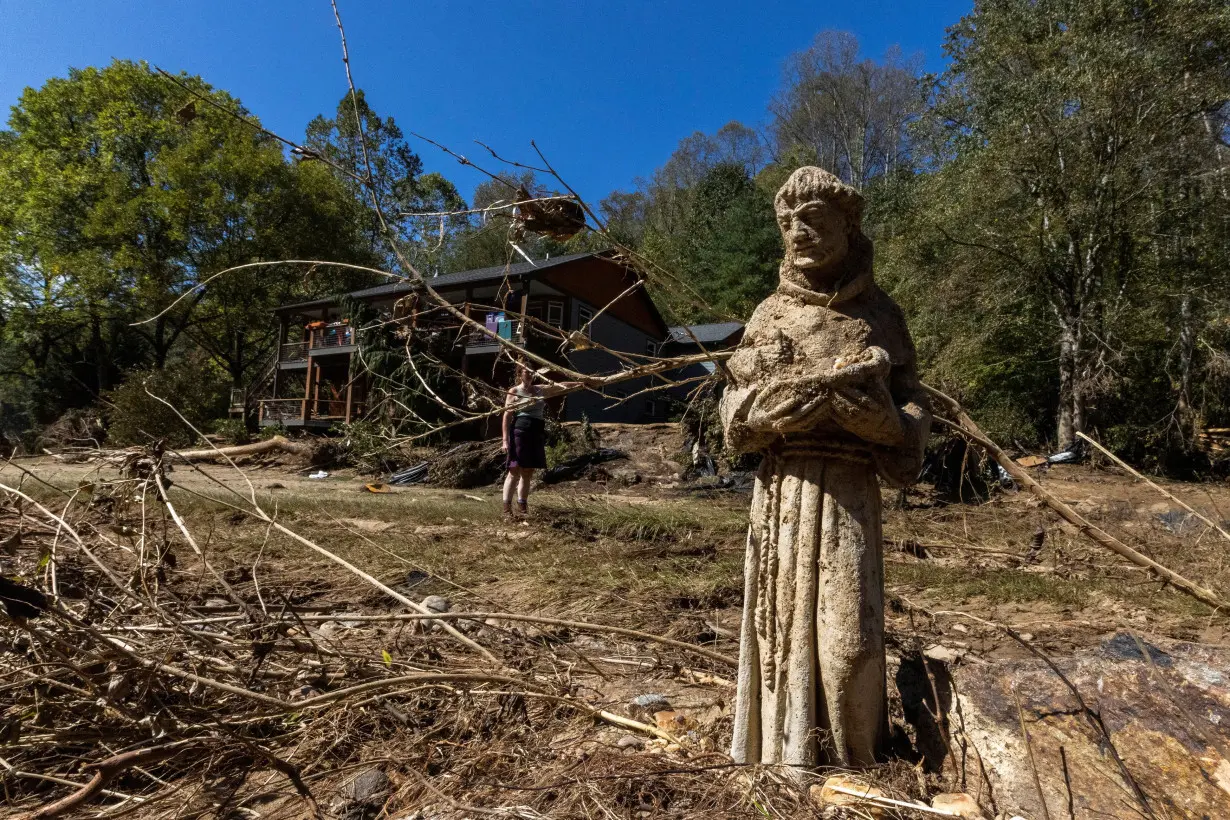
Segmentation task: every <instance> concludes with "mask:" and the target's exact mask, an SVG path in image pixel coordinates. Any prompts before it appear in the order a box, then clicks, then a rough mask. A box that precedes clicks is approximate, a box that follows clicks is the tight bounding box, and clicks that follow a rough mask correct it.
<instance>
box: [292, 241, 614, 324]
mask: <svg viewBox="0 0 1230 820" xmlns="http://www.w3.org/2000/svg"><path fill="white" fill-rule="evenodd" d="M598 255H599V254H596V253H571V254H568V255H566V256H557V257H555V258H554V259H543V260H540V261H537V262H534V263H533V264H531V263H529V262H517V263H516V264H510V265H493V266H492V267H489V268H476V269H475V270H463V271H457V272H456V273H445V274H442V275H440V276H433V277H430V278H428V279H426V280H425V281H426V282H427V284H428V285H430V286H431V287H432V289H433V290H447V289H448V288H450V287H454V286H457V285H473V284H475V283H479V282H502V281H503V280H504V279H505V278H510V279H515V278H519V277H521V276H524V275H525V274H527V273H530V272H535V273H536V272H538V271H542V270H547V269H549V268H553V267H555V266H557V265H564V264H567V263H568V262H575V261H576V260H578V259H584V258H585V257H587V256H598ZM412 290H414V286H413V285H411V284H410V281H409V280H408V279H402V280H399V281H397V282H390V283H388V284H387V285H376V286H375V287H371V288H363V289H362V290H354V291H351V292H350V294H349V295H350V296H352V297H354V298H356V299H375V298H379V297H381V296H399V295H401V294H403V293H409V292H410V291H412ZM337 299H338V297H337V296H331V297H327V298H324V299H313V300H312V301H310V302H298V303H296V304H293V305H282V306H281V307H279V308H276V309H275V312H277V313H288V312H294V311H296V310H303V309H305V308H316V307H324V306H325V305H331V304H333V303H335V302H336V301H337Z"/></svg>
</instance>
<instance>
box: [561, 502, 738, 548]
mask: <svg viewBox="0 0 1230 820" xmlns="http://www.w3.org/2000/svg"><path fill="white" fill-rule="evenodd" d="M545 509H546V514H547V515H548V517H549V519H550V521H551V523H552V525H553V526H555V527H556V528H558V529H563V530H566V531H569V532H573V533H576V534H579V535H588V536H605V537H607V538H615V539H618V540H620V541H679V540H683V539H686V538H691V537H696V536H701V537H705V538H713V539H717V540H722V541H725V540H728V539H731V538H741V537H742V536H743V533H744V532H745V531H746V530H747V513H746V512H745V511H742V510H737V509H731V508H728V507H722V506H717V505H708V504H703V503H698V502H691V503H688V504H686V505H685V504H681V503H678V502H669V501H668V502H655V503H653V504H622V503H609V502H605V501H598V502H589V503H586V504H584V505H582V504H580V503H576V502H572V503H564V504H560V503H552V504H549V505H548V506H547V507H546V508H545Z"/></svg>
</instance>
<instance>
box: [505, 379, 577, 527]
mask: <svg viewBox="0 0 1230 820" xmlns="http://www.w3.org/2000/svg"><path fill="white" fill-rule="evenodd" d="M580 386H581V384H580V382H560V383H559V384H558V385H551V386H550V387H540V386H538V385H536V384H534V371H533V370H530V369H529V367H527V366H526V365H525V364H524V363H521V364H518V365H517V383H516V384H515V385H513V386H512V387H510V388H509V389H508V396H507V397H506V399H505V401H504V406H505V407H506V408H508V409H507V410H505V411H504V452H506V453H508V476H507V478H505V479H504V513H505V515H512V512H513V508H512V502H513V491H514V490H516V492H517V508H518V510H519V511H520V513H521V514H522V515H526V514H527V513H528V512H529V498H530V485H531V484H532V483H533V481H534V471H535V470H542V469H546V466H547V435H546V426H547V423H546V419H545V417H544V414H545V412H546V409H547V399H548V398H549V397H551V396H554V395H557V394H559V393H560V392H561V391H562V390H566V389H572V388H575V387H580Z"/></svg>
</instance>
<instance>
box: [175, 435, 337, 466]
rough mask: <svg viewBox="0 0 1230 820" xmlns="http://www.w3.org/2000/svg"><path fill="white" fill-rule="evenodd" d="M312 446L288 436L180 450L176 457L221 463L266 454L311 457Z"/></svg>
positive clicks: (184, 459)
mask: <svg viewBox="0 0 1230 820" xmlns="http://www.w3.org/2000/svg"><path fill="white" fill-rule="evenodd" d="M312 449H313V448H312V445H311V444H308V443H306V442H302V441H291V440H290V439H288V438H286V436H274V437H273V438H270V439H266V440H265V441H257V442H254V443H252V444H238V445H235V446H234V447H206V448H205V449H202V450H180V451H178V452H176V453H174V457H176V458H179V459H182V460H183V461H220V460H223V459H227V458H243V457H244V456H259V455H264V454H265V453H277V452H282V453H289V454H290V455H293V456H310V455H311V454H312Z"/></svg>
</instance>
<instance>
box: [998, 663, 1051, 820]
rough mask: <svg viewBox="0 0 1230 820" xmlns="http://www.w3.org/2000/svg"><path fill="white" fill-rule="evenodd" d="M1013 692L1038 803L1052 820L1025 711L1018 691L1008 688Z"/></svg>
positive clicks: (1046, 819)
mask: <svg viewBox="0 0 1230 820" xmlns="http://www.w3.org/2000/svg"><path fill="white" fill-rule="evenodd" d="M1008 688H1009V690H1010V691H1011V692H1012V701H1013V702H1014V703H1015V704H1016V716H1017V720H1018V721H1020V724H1021V737H1023V738H1025V753H1026V755H1027V756H1028V758H1029V771H1030V774H1032V775H1033V779H1034V789H1035V790H1036V791H1037V792H1038V803H1040V804H1041V805H1042V816H1043V817H1044V818H1045V820H1051V810H1050V809H1049V808H1048V807H1047V805H1046V793H1045V792H1043V791H1042V778H1041V777H1040V776H1039V775H1038V760H1037V758H1035V757H1034V745H1033V744H1032V743H1030V742H1029V730H1028V729H1026V728H1025V710H1024V709H1022V708H1021V699H1020V698H1019V697H1018V696H1017V693H1016V689H1013V688H1012V687H1011V686H1009V687H1008Z"/></svg>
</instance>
